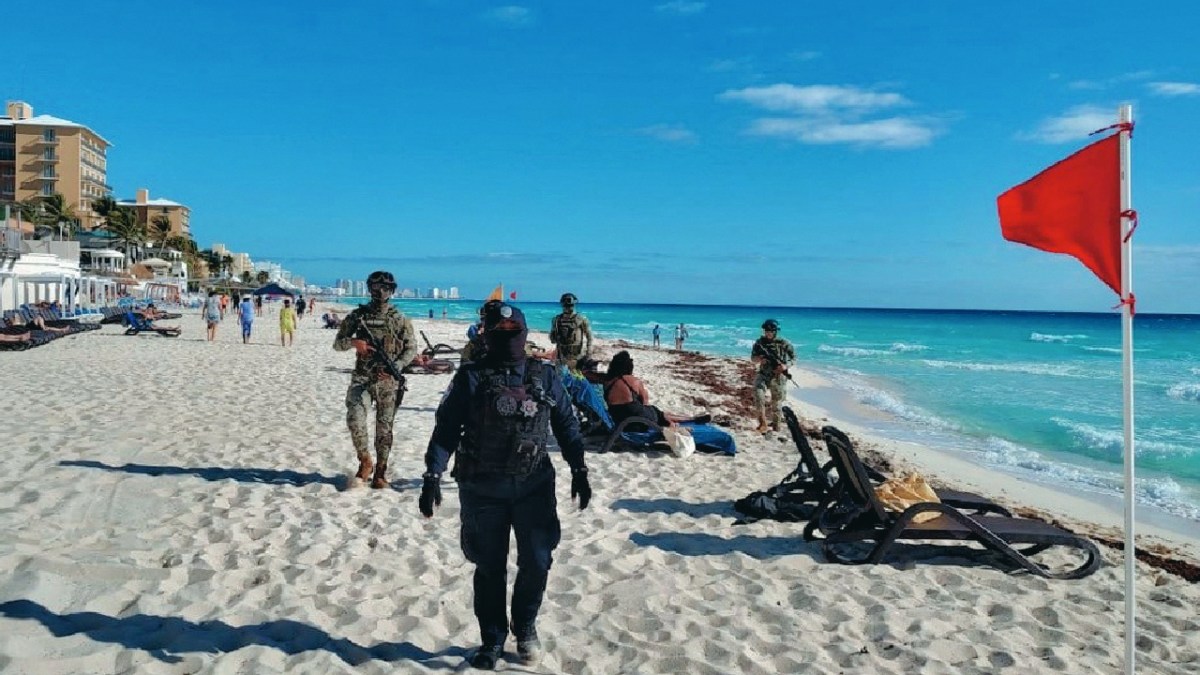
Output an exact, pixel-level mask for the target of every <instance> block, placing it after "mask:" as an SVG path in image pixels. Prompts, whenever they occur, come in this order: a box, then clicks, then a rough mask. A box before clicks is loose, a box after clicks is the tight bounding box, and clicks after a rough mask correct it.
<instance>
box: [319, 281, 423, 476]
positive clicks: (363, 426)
mask: <svg viewBox="0 0 1200 675" xmlns="http://www.w3.org/2000/svg"><path fill="white" fill-rule="evenodd" d="M360 322H362V323H363V324H365V325H366V327H367V329H368V330H370V331H371V334H372V335H374V336H375V338H376V339H377V340H379V341H380V342H382V343H383V346H384V348H385V351H386V352H387V356H388V357H390V358H391V359H392V360H393V361H395V362H396V368H397V369H401V368H404V367H405V366H407V365H408V364H409V363H410V362H412V360H413V358H414V357H415V356H416V355H417V339H416V331H415V330H413V325H412V321H411V320H409V318H408V317H406V316H404V314H402V313H400V312H399V311H398V310H397V309H396V308H395V307H393V306H392V305H391V304H384V305H383V306H382V307H381V308H379V309H376V308H375V307H374V306H372V305H360V306H359V307H358V309H356V310H354V311H353V312H351V313H350V315H349V316H347V317H346V320H345V321H343V322H342V325H341V327H340V328H339V329H338V334H337V338H335V339H334V341H333V348H334V349H336V350H338V351H345V350H347V349H350V347H351V340H353V339H355V337H356V334H357V333H358V330H359V323H360ZM368 397H369V398H370V399H371V400H373V401H375V461H376V463H377V464H378V465H379V466H381V467H386V466H387V461H388V456H389V455H390V454H391V452H392V422H393V420H394V419H395V417H396V407H397V406H398V405H400V403H401V402H402V401H403V400H404V390H403V389H401V388H400V383H399V382H397V381H396V380H395V379H394V378H393V377H392V376H391V375H389V374H388V373H387V371H386V370H384V369H383V368H382V367H381V366H380V365H379V363H378V362H377V361H375V360H374V359H373V358H372V357H371V356H359V357H358V358H357V359H356V360H355V363H354V374H353V375H352V376H351V377H350V387H349V388H348V389H347V390H346V425H347V426H349V427H350V439H351V440H352V441H353V442H354V451H355V452H356V453H357V454H358V460H359V462H360V463H370V461H371V455H370V452H369V451H368V443H369V433H368V429H367V424H368V422H367V417H368V407H369V405H370V403H369V402H368Z"/></svg>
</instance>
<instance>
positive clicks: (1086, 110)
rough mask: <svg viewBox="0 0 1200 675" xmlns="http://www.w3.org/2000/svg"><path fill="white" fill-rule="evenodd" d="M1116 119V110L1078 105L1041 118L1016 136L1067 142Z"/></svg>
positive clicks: (1031, 139)
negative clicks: (1030, 129)
mask: <svg viewBox="0 0 1200 675" xmlns="http://www.w3.org/2000/svg"><path fill="white" fill-rule="evenodd" d="M1116 121H1117V111H1116V108H1115V107H1114V108H1113V109H1111V110H1109V109H1105V108H1101V107H1099V106H1095V105H1079V106H1075V107H1074V108H1071V109H1070V110H1068V111H1066V112H1065V113H1063V114H1061V115H1059V116H1057V117H1048V118H1046V119H1044V120H1042V121H1041V122H1040V123H1039V124H1038V126H1037V128H1036V129H1034V130H1033V131H1029V132H1022V133H1019V134H1017V138H1019V139H1021V140H1025V141H1037V142H1039V143H1068V142H1070V141H1078V140H1080V139H1084V138H1087V136H1088V134H1090V133H1092V132H1093V131H1096V130H1097V129H1103V128H1104V127H1107V126H1108V125H1110V124H1115V123H1116Z"/></svg>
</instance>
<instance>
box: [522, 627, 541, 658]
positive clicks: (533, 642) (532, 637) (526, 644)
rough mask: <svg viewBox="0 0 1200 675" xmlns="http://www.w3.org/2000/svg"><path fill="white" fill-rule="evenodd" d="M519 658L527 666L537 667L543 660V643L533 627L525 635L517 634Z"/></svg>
mask: <svg viewBox="0 0 1200 675" xmlns="http://www.w3.org/2000/svg"><path fill="white" fill-rule="evenodd" d="M517 656H518V657H520V659H521V665H525V666H536V665H537V664H538V662H539V661H541V660H542V642H541V640H538V634H537V629H536V628H534V627H533V626H530V627H529V628H528V629H526V631H525V632H524V633H517Z"/></svg>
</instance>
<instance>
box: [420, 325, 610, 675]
mask: <svg viewBox="0 0 1200 675" xmlns="http://www.w3.org/2000/svg"><path fill="white" fill-rule="evenodd" d="M528 334H529V329H528V327H527V326H526V323H525V315H524V314H523V313H522V312H521V310H520V309H518V308H517V307H515V306H513V305H509V304H505V303H500V302H497V303H494V304H489V305H488V306H487V307H486V309H485V311H484V317H483V333H482V338H483V340H484V341H486V347H487V349H486V351H485V352H484V355H483V356H482V357H481V358H480V359H479V360H476V361H470V362H467V363H464V364H463V365H462V367H461V368H460V369H459V370H458V372H457V373H455V375H454V379H453V380H452V381H451V383H450V389H449V390H448V391H447V393H446V396H445V398H444V399H443V400H442V404H441V405H440V406H439V407H438V410H437V416H436V422H435V425H434V429H433V435H432V437H431V438H430V439H429V447H428V449H427V450H426V452H425V469H426V471H425V474H424V475H423V476H422V483H423V485H422V489H421V497H420V500H419V502H418V505H419V507H420V510H421V514H422V515H424V516H425V517H426V518H431V517H432V516H433V514H434V511H435V509H436V507H437V506H439V505H440V504H441V503H442V488H441V481H442V474H443V473H444V472H445V470H446V468H447V465H448V463H449V461H450V458H451V456H454V457H455V463H454V470H453V471H452V472H451V475H452V476H453V477H454V479H455V480H456V481H458V496H459V502H460V505H461V509H460V512H459V513H460V518H461V521H462V523H461V527H462V532H461V537H460V539H461V542H462V549H463V554H464V555H465V556H466V558H467V560H469V561H471V562H472V563H474V564H475V577H474V588H475V600H474V605H475V616H476V618H477V619H478V621H479V633H480V639H481V642H482V645H481V646H480V648H479V649H478V650H477V651H476V652H475V654H474V655H473V656H472V657H471V665H472V666H473V667H475V668H479V669H482V670H494V669H495V668H496V664H497V662H498V661H499V660H500V657H501V656H502V655H503V653H504V642H505V640H506V639H507V638H508V633H509V629H510V628H511V630H512V632H513V634H514V636H515V637H516V640H517V657H518V658H519V660H520V662H521V663H522V664H523V665H527V666H531V665H535V664H536V663H537V662H538V661H539V659H540V658H541V642H540V641H539V639H538V633H537V627H536V622H537V615H538V610H539V609H540V608H541V604H542V598H543V596H544V595H545V591H546V579H547V576H548V574H549V571H550V564H551V559H552V552H553V551H554V549H555V548H556V547H557V546H558V543H559V540H560V538H561V534H562V533H561V529H560V525H559V520H558V510H557V500H556V498H555V494H554V467H553V465H552V464H551V462H550V456H549V454H548V452H547V447H548V445H549V442H550V434H551V433H553V435H554V438H555V440H556V441H557V442H558V446H559V447H560V448H561V449H562V456H563V458H564V459H565V460H566V461H567V464H568V465H570V467H571V497H572V499H574V498H576V497H578V499H579V508H581V509H583V508H586V507H587V505H588V502H589V501H591V497H592V488H591V485H590V484H589V482H588V470H587V465H586V464H585V463H584V454H583V437H582V436H581V435H580V433H579V421H578V419H577V418H576V417H575V411H574V409H573V407H572V405H571V400H570V397H568V396H567V393H566V391H565V390H564V389H563V384H562V380H561V378H560V377H559V375H558V373H557V372H556V370H555V369H554V368H553V367H551V366H549V365H546V364H543V363H541V362H540V361H538V360H536V359H530V358H528V357H527V356H526V355H525V343H526V339H527V337H528ZM511 533H515V534H516V541H517V578H516V582H515V584H514V586H513V591H512V614H511V622H510V621H509V617H508V616H506V614H507V612H506V611H505V610H506V608H505V604H506V603H505V598H506V595H507V586H508V580H507V568H508V546H509V537H510V536H511Z"/></svg>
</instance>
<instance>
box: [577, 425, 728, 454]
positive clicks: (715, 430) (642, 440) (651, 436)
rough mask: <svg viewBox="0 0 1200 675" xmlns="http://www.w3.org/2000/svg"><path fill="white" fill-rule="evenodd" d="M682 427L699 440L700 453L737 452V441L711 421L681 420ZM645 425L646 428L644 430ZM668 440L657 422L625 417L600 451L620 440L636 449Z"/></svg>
mask: <svg viewBox="0 0 1200 675" xmlns="http://www.w3.org/2000/svg"><path fill="white" fill-rule="evenodd" d="M679 426H680V427H683V428H686V429H687V430H688V433H689V434H691V436H692V440H693V441H695V442H696V450H697V452H706V453H721V454H725V455H730V456H732V455H736V454H737V442H736V441H734V439H733V435H732V434H730V433H729V432H728V431H725V430H724V429H721V428H719V427H716V426H714V425H712V424H699V423H697V422H680V423H679ZM643 428H644V430H643ZM665 442H666V437H665V436H664V435H663V429H662V427H660V426H659V425H658V423H657V422H655V421H654V420H651V419H647V418H645V417H626V418H625V419H623V420H621V423H620V424H618V425H617V426H616V427H615V428H614V429H613V430H612V431H611V432H610V433H609V434H608V437H607V438H605V440H604V445H602V446H601V448H600V452H609V451H610V450H612V449H613V448H614V447H616V446H617V444H618V443H626V444H628V445H630V446H632V447H634V448H642V449H644V448H650V447H651V446H654V445H658V444H662V443H665Z"/></svg>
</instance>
